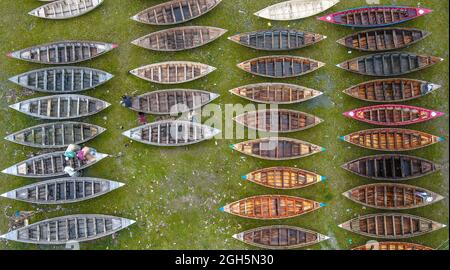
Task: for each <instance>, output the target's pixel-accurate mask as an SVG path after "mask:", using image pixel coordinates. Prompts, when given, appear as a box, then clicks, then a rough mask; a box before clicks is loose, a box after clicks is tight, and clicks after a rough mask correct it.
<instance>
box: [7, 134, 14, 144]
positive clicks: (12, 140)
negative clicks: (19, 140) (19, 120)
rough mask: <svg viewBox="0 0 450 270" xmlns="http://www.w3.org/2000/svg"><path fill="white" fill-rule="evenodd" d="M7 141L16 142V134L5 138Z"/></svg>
mask: <svg viewBox="0 0 450 270" xmlns="http://www.w3.org/2000/svg"><path fill="white" fill-rule="evenodd" d="M5 140H7V141H10V142H16V140H15V136H14V134H9V135H7V136H6V137H5Z"/></svg>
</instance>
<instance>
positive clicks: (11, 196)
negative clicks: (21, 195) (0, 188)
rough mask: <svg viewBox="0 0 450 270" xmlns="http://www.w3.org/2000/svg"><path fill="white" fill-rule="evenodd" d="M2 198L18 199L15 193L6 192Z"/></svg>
mask: <svg viewBox="0 0 450 270" xmlns="http://www.w3.org/2000/svg"><path fill="white" fill-rule="evenodd" d="M0 197H3V198H8V199H16V198H17V196H16V192H15V191H8V192H5V193H3V194H1V195H0Z"/></svg>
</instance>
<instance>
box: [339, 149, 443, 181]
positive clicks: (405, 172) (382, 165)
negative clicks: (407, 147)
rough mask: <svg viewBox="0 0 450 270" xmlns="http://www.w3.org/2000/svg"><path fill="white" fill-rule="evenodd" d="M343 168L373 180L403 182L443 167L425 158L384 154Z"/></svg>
mask: <svg viewBox="0 0 450 270" xmlns="http://www.w3.org/2000/svg"><path fill="white" fill-rule="evenodd" d="M342 168H343V169H345V170H348V171H349V172H352V173H354V174H357V175H359V176H362V177H366V178H369V179H373V180H387V181H403V180H410V179H415V178H419V177H422V176H425V175H428V174H432V173H434V172H437V171H439V170H440V169H441V166H440V165H438V164H435V163H433V162H431V161H428V160H426V159H423V158H418V157H413V156H406V155H399V154H384V155H375V156H369V157H362V158H358V159H356V160H353V161H350V162H348V163H346V164H344V165H342Z"/></svg>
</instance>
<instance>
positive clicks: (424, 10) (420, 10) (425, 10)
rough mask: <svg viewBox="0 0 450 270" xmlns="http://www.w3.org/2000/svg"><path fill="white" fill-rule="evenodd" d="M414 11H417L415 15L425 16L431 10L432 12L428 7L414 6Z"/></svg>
mask: <svg viewBox="0 0 450 270" xmlns="http://www.w3.org/2000/svg"><path fill="white" fill-rule="evenodd" d="M416 12H417V16H425V15H427V14H430V13H431V12H433V10H432V9H429V8H421V7H418V8H416Z"/></svg>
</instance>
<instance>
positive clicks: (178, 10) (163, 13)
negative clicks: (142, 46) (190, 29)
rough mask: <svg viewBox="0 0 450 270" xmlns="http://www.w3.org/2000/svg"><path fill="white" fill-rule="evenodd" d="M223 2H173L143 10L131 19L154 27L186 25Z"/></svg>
mask: <svg viewBox="0 0 450 270" xmlns="http://www.w3.org/2000/svg"><path fill="white" fill-rule="evenodd" d="M221 1H222V0H173V1H169V2H165V3H162V4H159V5H156V6H153V7H150V8H148V9H146V10H143V11H141V12H139V13H138V14H136V15H134V16H133V17H131V19H132V20H135V21H137V22H141V23H146V24H153V25H172V24H177V23H184V22H187V21H190V20H193V19H195V18H197V17H200V16H202V15H203V14H206V13H208V12H209V11H211V10H212V9H213V8H215V7H216V6H217V5H218V4H219V3H220V2H221Z"/></svg>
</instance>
